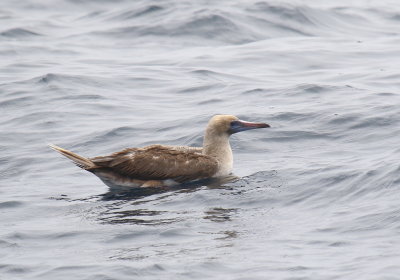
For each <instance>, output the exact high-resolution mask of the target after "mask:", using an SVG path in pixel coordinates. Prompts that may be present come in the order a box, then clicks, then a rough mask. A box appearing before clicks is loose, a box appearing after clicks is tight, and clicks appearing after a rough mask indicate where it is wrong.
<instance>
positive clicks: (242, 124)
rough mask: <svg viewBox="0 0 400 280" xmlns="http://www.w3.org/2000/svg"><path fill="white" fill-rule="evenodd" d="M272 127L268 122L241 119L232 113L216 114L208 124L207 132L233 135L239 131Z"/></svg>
mask: <svg viewBox="0 0 400 280" xmlns="http://www.w3.org/2000/svg"><path fill="white" fill-rule="evenodd" d="M265 127H270V125H269V124H266V123H254V122H246V121H242V120H239V118H237V117H235V116H232V115H215V116H214V117H212V118H211V119H210V121H209V122H208V125H207V132H208V133H212V134H214V135H228V136H229V135H232V134H234V133H237V132H241V131H245V130H250V129H256V128H265Z"/></svg>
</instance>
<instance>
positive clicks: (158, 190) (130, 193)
mask: <svg viewBox="0 0 400 280" xmlns="http://www.w3.org/2000/svg"><path fill="white" fill-rule="evenodd" d="M238 179H239V177H236V176H227V177H223V178H211V179H204V180H199V181H196V182H190V183H185V184H180V185H177V186H169V187H149V188H123V187H121V188H110V189H109V190H108V192H106V193H104V194H102V195H101V199H102V200H105V201H109V200H135V199H141V198H145V197H148V196H151V195H155V194H162V193H168V192H171V191H181V192H193V191H195V190H197V189H199V188H202V187H208V188H225V187H226V185H225V184H227V183H230V182H234V181H236V180H238Z"/></svg>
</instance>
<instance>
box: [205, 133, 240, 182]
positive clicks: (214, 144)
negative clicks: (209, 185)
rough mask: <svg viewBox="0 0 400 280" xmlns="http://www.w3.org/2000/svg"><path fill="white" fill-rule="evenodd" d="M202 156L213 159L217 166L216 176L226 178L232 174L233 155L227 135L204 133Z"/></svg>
mask: <svg viewBox="0 0 400 280" xmlns="http://www.w3.org/2000/svg"><path fill="white" fill-rule="evenodd" d="M203 154H204V155H207V156H212V157H214V158H215V159H216V160H217V161H218V163H219V165H220V168H219V171H218V173H217V174H216V175H217V176H227V175H229V174H230V173H231V172H232V166H233V155H232V149H231V145H230V144H229V135H228V134H226V135H225V134H223V135H216V134H215V133H213V132H212V131H206V134H205V136H204V142H203Z"/></svg>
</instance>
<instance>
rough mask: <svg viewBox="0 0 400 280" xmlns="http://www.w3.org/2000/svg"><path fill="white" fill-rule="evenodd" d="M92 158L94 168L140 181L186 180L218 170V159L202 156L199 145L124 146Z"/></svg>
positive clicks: (206, 175)
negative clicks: (107, 154)
mask: <svg viewBox="0 0 400 280" xmlns="http://www.w3.org/2000/svg"><path fill="white" fill-rule="evenodd" d="M90 160H91V161H92V162H93V163H94V164H95V165H96V168H95V169H98V168H102V169H111V170H112V171H113V172H116V173H118V174H120V175H124V176H128V177H130V178H134V179H138V180H166V179H173V180H175V181H177V182H184V181H191V180H197V179H203V178H209V177H212V176H213V175H214V174H215V173H217V170H218V162H217V160H216V159H214V158H212V157H209V156H206V155H202V154H201V153H199V150H198V149H197V148H194V149H191V148H182V147H174V146H162V145H152V146H148V147H144V148H131V149H125V150H122V151H120V152H117V153H114V154H111V155H109V156H102V157H95V158H91V159H90ZM92 171H95V170H92Z"/></svg>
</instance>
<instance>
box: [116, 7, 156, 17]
mask: <svg viewBox="0 0 400 280" xmlns="http://www.w3.org/2000/svg"><path fill="white" fill-rule="evenodd" d="M162 10H164V7H162V6H159V5H150V6H147V7H143V8H141V9H139V10H137V9H135V10H130V11H122V12H120V13H118V14H117V15H114V16H112V17H111V19H112V20H130V19H135V18H137V17H141V16H145V15H148V14H152V13H155V12H159V11H162Z"/></svg>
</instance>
